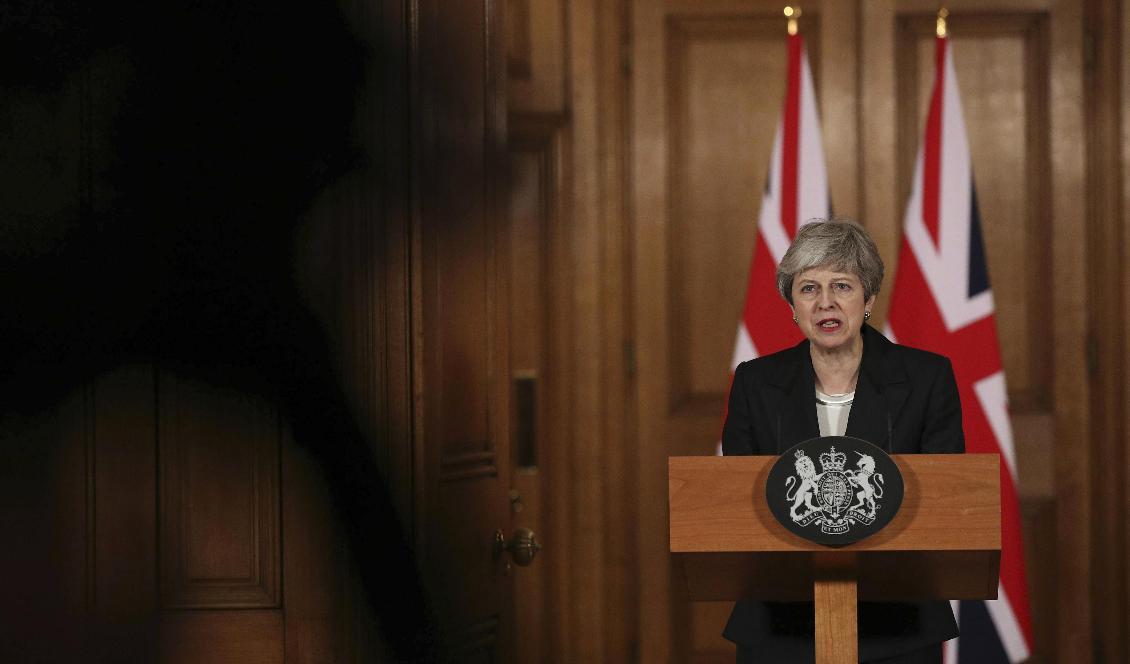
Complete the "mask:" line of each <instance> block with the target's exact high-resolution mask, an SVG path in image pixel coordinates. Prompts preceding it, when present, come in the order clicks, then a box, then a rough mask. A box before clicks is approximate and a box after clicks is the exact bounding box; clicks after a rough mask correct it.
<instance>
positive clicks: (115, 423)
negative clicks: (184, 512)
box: [93, 365, 158, 662]
mask: <svg viewBox="0 0 1130 664" xmlns="http://www.w3.org/2000/svg"><path fill="white" fill-rule="evenodd" d="M154 382H155V376H154V369H153V367H152V366H149V365H136V366H126V367H122V368H119V369H117V370H115V371H113V372H110V373H109V374H106V375H105V376H102V377H100V378H99V379H98V380H97V381H96V382H95V387H94V408H95V421H94V446H95V460H94V492H93V493H94V505H93V509H94V539H95V544H94V556H95V560H94V569H93V572H94V575H95V579H94V582H93V590H94V600H93V601H94V616H95V618H94V620H95V621H96V622H95V624H96V625H97V626H98V628H99V630H98V637H99V643H98V645H97V648H98V652H99V653H105V655H106V656H112V657H114V658H120V659H122V660H125V661H138V662H144V661H154V660H155V659H156V655H157V643H158V641H157V633H156V616H157V597H158V582H157V568H158V560H157V500H156V497H157V474H156V469H157V458H156V452H157V449H156V445H155V441H156V437H157V413H156V412H155V411H154V408H153V404H154V398H153V397H154V395H153V385H154ZM125 478H128V481H125Z"/></svg>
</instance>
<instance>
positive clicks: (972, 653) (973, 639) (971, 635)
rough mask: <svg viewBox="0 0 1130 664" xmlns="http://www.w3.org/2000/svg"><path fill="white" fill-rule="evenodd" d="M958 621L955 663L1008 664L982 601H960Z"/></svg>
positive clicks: (991, 620)
mask: <svg viewBox="0 0 1130 664" xmlns="http://www.w3.org/2000/svg"><path fill="white" fill-rule="evenodd" d="M958 623H959V624H958V628H959V629H960V630H961V639H960V640H959V641H958V646H957V664H998V663H999V664H1009V661H1008V655H1007V654H1006V653H1005V651H1004V645H1002V644H1001V640H1000V638H999V637H998V636H997V629H996V626H995V625H994V624H993V619H992V618H991V617H990V616H989V610H988V609H987V608H985V603H984V602H976V601H963V602H961V608H960V609H959V611H958Z"/></svg>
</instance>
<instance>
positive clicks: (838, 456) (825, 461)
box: [820, 447, 847, 472]
mask: <svg viewBox="0 0 1130 664" xmlns="http://www.w3.org/2000/svg"><path fill="white" fill-rule="evenodd" d="M846 463H847V455H846V454H844V453H843V452H837V451H836V448H835V447H832V448H830V449H829V450H828V451H827V452H822V453H821V454H820V467H821V468H823V469H824V471H825V472H827V471H829V470H843V469H844V465H845V464H846Z"/></svg>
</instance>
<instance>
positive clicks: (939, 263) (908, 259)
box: [887, 36, 1032, 664]
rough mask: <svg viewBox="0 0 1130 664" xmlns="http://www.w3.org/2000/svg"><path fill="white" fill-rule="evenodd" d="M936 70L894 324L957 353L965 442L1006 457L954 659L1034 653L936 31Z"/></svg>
mask: <svg viewBox="0 0 1130 664" xmlns="http://www.w3.org/2000/svg"><path fill="white" fill-rule="evenodd" d="M935 69H936V73H935V78H934V90H933V95H932V97H931V100H930V108H929V112H928V115H927V119H926V131H925V137H924V139H923V142H922V147H921V149H920V150H919V153H918V160H917V162H916V164H915V173H914V190H913V192H912V193H911V195H910V201H909V202H908V204H907V208H906V219H905V232H904V234H903V239H902V245H901V248H900V250H899V257H898V272H897V276H896V278H895V282H894V289H893V291H892V294H891V303H890V312H889V314H888V319H887V324H888V330H887V332H888V336H889V337H890V338H891V339H892V340H894V341H897V342H898V343H901V344H906V345H908V346H914V347H917V348H924V349H927V350H932V351H934V352H937V353H941V354H943V355H945V356H947V357H949V358H950V360H951V361H952V362H953V369H954V374H955V376H956V378H957V384H958V391H959V393H960V395H961V404H962V425H963V427H964V429H965V439H966V450H967V451H969V452H991V453H997V454H1000V456H1001V540H1002V541H1001V544H1002V552H1001V575H1000V586H999V588H998V599H996V600H992V601H986V602H980V601H975V602H970V601H962V602H955V603H954V613H955V614H956V615H957V617H958V623H959V626H960V629H961V637H960V639H957V640H955V641H950V642H949V643H947V645H946V662H947V663H948V664H953V663H955V662H956V663H957V664H967V663H968V664H972V663H977V664H984V663H992V662H1020V661H1023V660H1025V659H1027V658H1028V655H1029V651H1030V645H1031V643H1032V628H1031V620H1030V617H1029V610H1028V586H1027V577H1026V575H1025V571H1024V552H1023V548H1022V542H1021V534H1020V509H1019V505H1018V501H1017V494H1016V455H1015V452H1014V448H1013V443H1012V428H1011V425H1010V423H1009V417H1008V398H1007V395H1006V391H1005V379H1004V370H1003V367H1002V365H1001V356H1000V345H999V344H998V342H997V328H996V321H995V317H994V307H993V293H992V290H990V288H989V274H988V270H987V267H986V263H985V249H984V245H983V243H982V238H981V218H980V215H979V213H978V210H977V195H976V192H975V191H974V187H973V173H972V165H971V162H970V157H969V144H968V141H967V138H966V132H965V120H964V118H963V117H962V112H961V99H960V97H959V95H958V88H957V79H956V77H955V75H954V68H953V56H952V53H951V49H950V47H949V44H948V42H947V38H946V37H945V36H939V37H938V38H937V42H936V50H935Z"/></svg>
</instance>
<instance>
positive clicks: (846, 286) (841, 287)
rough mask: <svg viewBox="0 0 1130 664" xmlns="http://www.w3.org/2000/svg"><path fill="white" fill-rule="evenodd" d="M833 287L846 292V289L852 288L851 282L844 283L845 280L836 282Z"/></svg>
mask: <svg viewBox="0 0 1130 664" xmlns="http://www.w3.org/2000/svg"><path fill="white" fill-rule="evenodd" d="M832 287H833V288H835V289H836V290H838V291H845V292H846V291H850V290H851V284H847V283H843V282H838V283H835V284H833V285H832Z"/></svg>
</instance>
